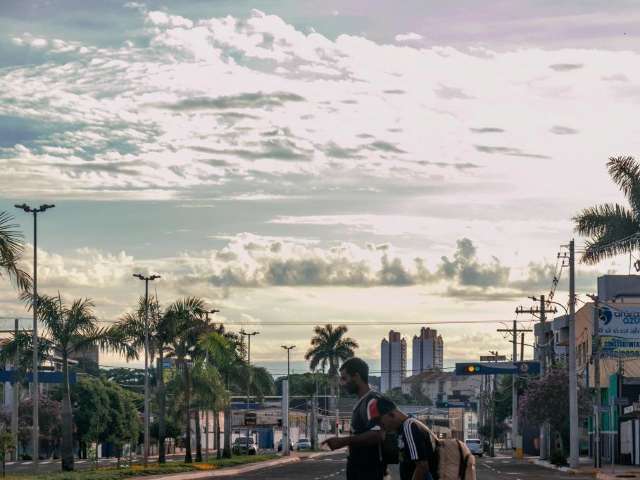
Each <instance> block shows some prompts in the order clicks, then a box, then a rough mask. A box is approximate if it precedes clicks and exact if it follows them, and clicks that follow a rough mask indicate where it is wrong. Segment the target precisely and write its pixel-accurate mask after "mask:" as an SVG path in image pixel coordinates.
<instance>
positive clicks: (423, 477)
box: [371, 397, 476, 480]
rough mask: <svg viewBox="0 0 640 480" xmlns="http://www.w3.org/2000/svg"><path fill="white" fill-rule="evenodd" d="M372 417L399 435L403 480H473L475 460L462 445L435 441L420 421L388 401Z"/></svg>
mask: <svg viewBox="0 0 640 480" xmlns="http://www.w3.org/2000/svg"><path fill="white" fill-rule="evenodd" d="M371 407H372V410H373V413H372V416H373V417H374V418H375V419H376V422H377V423H378V424H379V425H380V426H381V427H382V428H383V429H384V430H385V431H387V432H398V433H399V443H400V447H401V458H400V475H401V479H402V480H476V463H475V457H474V456H473V455H472V454H471V452H470V451H469V448H468V447H467V446H466V445H465V443H464V442H461V441H460V440H456V439H453V438H449V439H442V440H441V439H438V438H437V437H436V436H435V435H434V433H433V432H432V431H431V430H429V428H428V427H427V426H426V425H425V424H424V423H422V422H420V421H419V420H417V419H415V418H410V417H409V416H408V415H406V414H405V413H403V412H401V411H400V410H398V408H397V407H396V405H395V404H394V403H393V402H392V401H391V400H389V399H387V398H384V397H383V398H380V399H378V400H377V401H376V402H375V404H373V405H372V406H371Z"/></svg>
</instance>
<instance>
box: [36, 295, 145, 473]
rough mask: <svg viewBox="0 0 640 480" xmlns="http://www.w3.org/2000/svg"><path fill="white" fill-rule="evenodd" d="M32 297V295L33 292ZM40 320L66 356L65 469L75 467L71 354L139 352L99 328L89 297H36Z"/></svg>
mask: <svg viewBox="0 0 640 480" xmlns="http://www.w3.org/2000/svg"><path fill="white" fill-rule="evenodd" d="M28 297H31V295H29V296H28ZM36 301H37V306H38V319H39V320H40V322H41V323H42V325H43V326H44V330H45V335H46V337H47V338H48V339H49V341H50V342H51V345H52V348H53V351H54V352H56V353H57V354H59V355H60V357H61V359H62V372H63V382H62V445H61V447H62V448H61V456H62V470H63V471H70V470H73V468H74V461H73V414H72V410H71V390H70V388H69V357H70V356H72V355H73V354H74V353H75V352H78V351H82V350H83V349H86V348H87V347H90V346H94V345H97V346H100V347H102V348H105V349H109V350H111V351H114V352H117V353H120V354H124V355H126V356H127V357H129V358H131V357H132V356H134V355H135V351H132V350H131V349H130V348H129V347H128V345H127V344H126V343H125V342H124V341H123V339H122V338H121V337H119V336H115V335H110V331H109V330H107V329H104V328H99V327H98V319H97V318H96V316H95V313H94V310H93V309H94V304H93V302H92V301H91V300H89V299H77V300H74V301H73V303H71V305H66V304H64V303H63V302H62V298H61V297H60V295H58V296H57V297H50V296H47V295H39V296H38V297H37V299H36Z"/></svg>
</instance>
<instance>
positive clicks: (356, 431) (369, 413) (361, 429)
mask: <svg viewBox="0 0 640 480" xmlns="http://www.w3.org/2000/svg"><path fill="white" fill-rule="evenodd" d="M340 385H341V386H342V388H344V389H345V390H346V391H347V392H349V393H351V394H357V395H358V402H357V403H356V405H355V407H354V408H353V413H352V414H351V436H349V437H333V438H329V439H327V440H325V441H324V442H323V445H327V446H328V447H329V448H330V449H331V450H336V449H338V448H342V447H349V457H348V458H347V480H382V479H383V478H384V474H385V471H386V466H385V465H384V463H383V462H382V450H381V445H382V441H383V438H384V434H383V432H382V431H381V429H380V426H379V425H377V424H376V422H375V418H374V416H373V413H374V410H373V406H374V405H375V403H376V401H377V399H379V398H381V395H380V394H379V393H377V392H374V391H373V390H371V389H370V388H369V367H368V365H367V364H366V363H365V362H364V361H363V360H361V359H359V358H355V357H354V358H350V359H348V360H347V361H346V362H344V363H343V364H342V366H341V367H340Z"/></svg>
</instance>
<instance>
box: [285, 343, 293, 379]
mask: <svg viewBox="0 0 640 480" xmlns="http://www.w3.org/2000/svg"><path fill="white" fill-rule="evenodd" d="M282 348H284V349H285V350H286V351H287V380H289V365H290V361H289V357H290V354H291V350H293V349H294V348H296V346H295V345H291V346H286V345H282Z"/></svg>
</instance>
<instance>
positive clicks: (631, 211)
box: [573, 156, 640, 264]
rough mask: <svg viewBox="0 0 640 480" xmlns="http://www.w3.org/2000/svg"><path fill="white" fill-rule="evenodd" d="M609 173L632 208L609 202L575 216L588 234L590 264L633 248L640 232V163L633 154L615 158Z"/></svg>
mask: <svg viewBox="0 0 640 480" xmlns="http://www.w3.org/2000/svg"><path fill="white" fill-rule="evenodd" d="M607 167H608V169H609V175H610V176H611V178H612V180H613V181H614V182H615V183H616V184H617V185H618V187H619V188H620V190H622V193H624V195H625V197H626V198H627V201H628V203H629V207H627V206H624V205H620V204H618V203H605V204H601V205H596V206H593V207H589V208H585V209H584V210H582V211H581V212H580V213H578V214H577V215H576V216H575V217H574V218H573V220H574V222H575V228H576V231H577V232H578V233H579V234H580V235H583V236H585V237H589V238H588V240H587V241H586V249H585V252H584V254H583V255H582V261H583V262H585V263H589V264H595V263H598V262H599V261H600V260H603V259H605V258H610V257H613V256H615V255H618V254H621V253H627V252H631V251H633V250H634V249H635V248H637V246H638V239H637V238H634V235H635V234H637V233H640V164H638V162H637V161H636V160H635V159H634V158H633V157H629V156H626V157H611V158H609V161H608V162H607Z"/></svg>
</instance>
